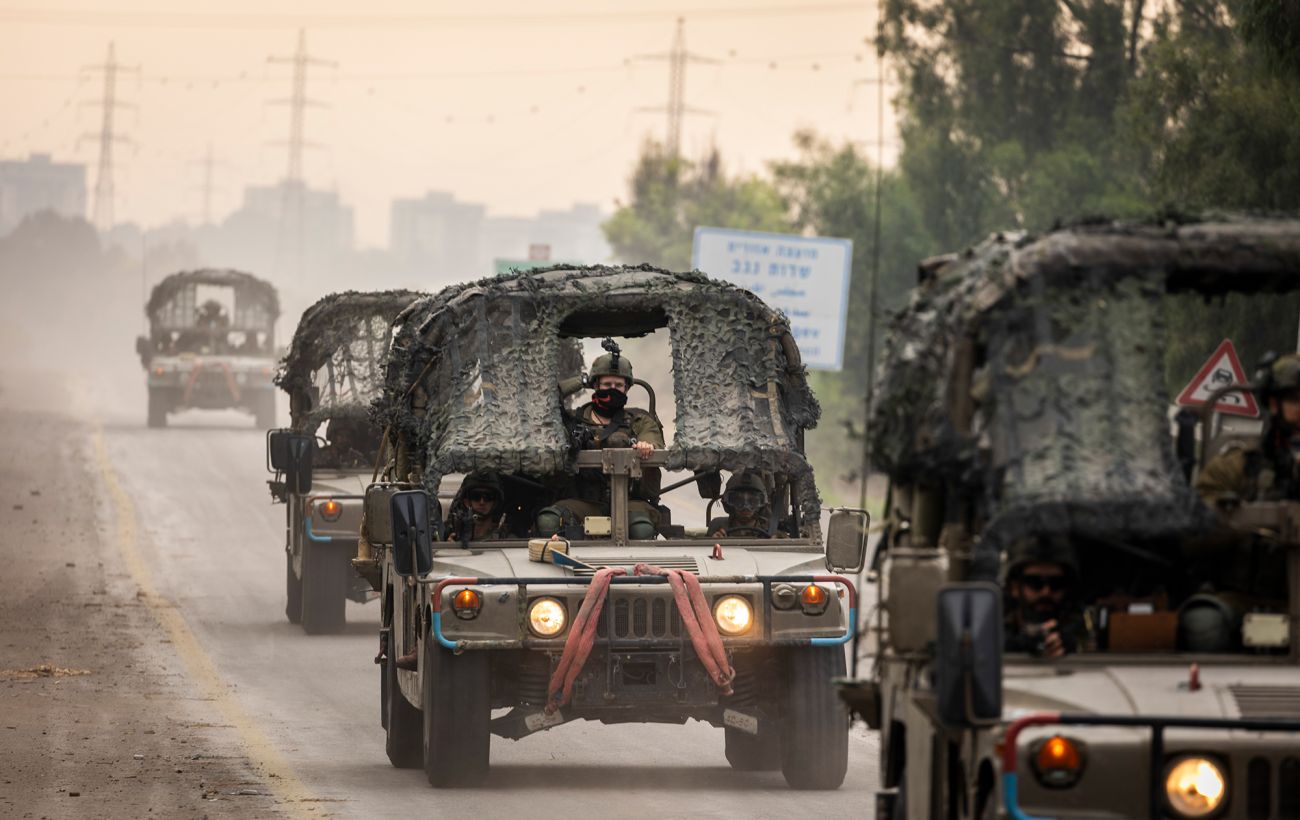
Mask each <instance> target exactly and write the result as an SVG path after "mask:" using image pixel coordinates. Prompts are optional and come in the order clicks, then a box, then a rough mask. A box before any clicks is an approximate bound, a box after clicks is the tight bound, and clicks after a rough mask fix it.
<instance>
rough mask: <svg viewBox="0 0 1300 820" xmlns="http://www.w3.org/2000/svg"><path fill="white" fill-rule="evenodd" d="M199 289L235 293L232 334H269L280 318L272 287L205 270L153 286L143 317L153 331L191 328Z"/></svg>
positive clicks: (241, 275)
mask: <svg viewBox="0 0 1300 820" xmlns="http://www.w3.org/2000/svg"><path fill="white" fill-rule="evenodd" d="M199 285H212V286H214V287H228V288H231V289H232V290H233V291H234V295H235V304H234V315H232V316H231V317H230V328H231V329H232V330H266V331H269V330H271V329H272V328H273V327H274V325H275V320H276V319H277V318H278V317H279V316H280V298H279V296H278V295H277V294H276V292H275V288H274V287H273V286H272V285H271V283H269V282H266V281H263V280H261V279H258V278H257V277H256V276H253V275H252V274H249V273H243V272H241V271H237V270H220V269H213V268H206V269H203V270H193V271H184V272H181V273H173V274H172V275H171V276H168V277H167V278H165V279H163V280H162V281H161V282H159V283H158V284H157V285H154V288H153V291H152V292H151V293H150V294H149V301H148V302H147V303H146V304H145V308H144V313H145V316H147V317H149V322H150V324H151V326H152V327H153V328H154V329H155V330H184V329H187V328H191V327H194V325H195V322H196V319H197V312H196V309H197V308H198V305H197V304H195V301H196V300H195V290H196V288H197V287H198V286H199Z"/></svg>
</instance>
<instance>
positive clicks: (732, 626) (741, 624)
mask: <svg viewBox="0 0 1300 820" xmlns="http://www.w3.org/2000/svg"><path fill="white" fill-rule="evenodd" d="M713 620H715V621H717V623H718V630H719V631H720V632H722V634H723V635H744V634H745V633H746V632H748V631H749V627H750V626H751V625H753V623H754V610H753V608H752V607H751V606H750V605H749V601H746V600H745V599H744V598H741V597H740V596H739V595H724V596H723V597H721V598H719V599H718V602H717V603H716V604H714V605H713Z"/></svg>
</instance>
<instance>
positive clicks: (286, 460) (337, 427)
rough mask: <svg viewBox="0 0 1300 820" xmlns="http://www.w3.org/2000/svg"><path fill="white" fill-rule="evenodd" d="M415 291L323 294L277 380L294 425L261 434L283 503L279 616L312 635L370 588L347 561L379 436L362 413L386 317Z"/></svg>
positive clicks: (376, 378) (330, 628) (375, 387)
mask: <svg viewBox="0 0 1300 820" xmlns="http://www.w3.org/2000/svg"><path fill="white" fill-rule="evenodd" d="M419 295H420V294H418V293H415V292H412V291H405V290H390V291H382V292H374V293H358V292H355V291H350V292H347V293H336V294H332V295H330V296H326V297H324V298H322V299H321V300H320V301H318V302H316V304H314V305H312V306H311V307H309V308H307V310H305V311H304V312H303V314H302V319H301V320H300V321H299V322H298V328H297V330H296V331H295V332H294V335H293V340H292V342H291V343H290V345H289V352H288V354H287V355H286V356H285V358H284V361H283V362H282V363H281V366H280V370H279V373H278V374H277V376H276V379H275V383H276V384H277V385H279V387H280V388H281V389H282V390H284V391H285V393H287V394H288V396H289V415H290V422H291V425H292V426H290V427H289V428H287V429H282V430H272V431H270V432H269V433H268V434H267V467H268V469H269V470H271V471H273V472H275V474H276V476H275V478H274V479H273V480H272V481H271V482H270V485H271V495H272V497H273V498H274V499H275V501H277V502H280V503H283V504H284V505H285V590H286V592H285V607H284V612H285V615H286V616H287V617H288V618H289V622H290V623H295V624H299V623H300V624H302V628H303V630H304V631H306V632H307V633H308V634H311V635H315V634H323V633H332V632H339V631H340V630H342V629H343V626H344V621H345V615H344V610H345V606H344V604H345V602H346V600H347V599H352V600H354V601H358V602H360V603H364V602H365V601H367V600H368V599H369V596H370V595H371V594H373V593H372V592H371V590H370V585H369V584H366V583H365V582H364V581H363V580H362V579H361V578H360V577H359V576H358V575H357V574H356V573H354V572H353V571H352V567H351V562H352V559H353V558H354V557H356V552H357V531H358V528H359V527H360V525H361V502H362V497H363V494H364V492H365V488H366V486H367V485H368V484H369V483H370V481H371V479H372V478H373V477H374V470H375V467H376V461H377V459H378V455H379V454H378V449H379V443H380V438H381V435H380V434H381V432H382V431H381V430H379V429H378V428H376V427H375V426H374V425H373V424H372V423H371V422H370V420H369V417H368V414H369V411H370V403H371V402H372V401H373V400H374V399H375V398H376V397H377V396H378V395H379V392H380V389H381V388H382V386H383V360H384V356H385V355H386V354H387V350H388V339H389V332H390V329H391V327H392V323H393V319H394V318H395V317H396V316H397V314H398V313H399V312H400V311H401V310H402V309H403V308H404V307H406V306H407V305H408V304H410V303H411V302H412V301H413V300H414V299H415V298H416V297H418V296H419ZM318 443H319V444H318Z"/></svg>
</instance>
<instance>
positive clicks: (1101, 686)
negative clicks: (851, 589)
mask: <svg viewBox="0 0 1300 820" xmlns="http://www.w3.org/2000/svg"><path fill="white" fill-rule="evenodd" d="M1297 293H1300V223H1297V222H1289V221H1269V220H1237V221H1233V220H1223V221H1218V222H1188V223H1182V224H1155V223H1152V224H1128V225H1124V224H1109V223H1098V224H1092V225H1080V226H1077V227H1073V228H1069V229H1063V230H1057V231H1053V232H1051V233H1048V234H1045V235H1042V236H1027V235H1022V234H1007V235H998V236H995V237H993V238H991V239H989V240H988V241H986V242H984V243H983V244H981V245H979V246H977V247H975V248H974V249H972V250H970V251H968V252H966V253H964V254H961V255H959V256H952V257H947V258H942V259H937V260H931V261H929V262H928V263H926V264H925V265H923V266H922V270H921V281H920V284H919V286H918V287H917V289H916V291H915V294H914V296H913V298H912V301H911V304H910V305H909V306H908V307H907V308H906V309H905V310H903V311H902V312H901V313H900V314H899V315H898V316H897V318H896V319H895V320H894V321H893V325H892V328H891V334H890V341H889V343H888V347H887V350H886V353H885V357H884V360H883V362H882V365H881V368H880V371H879V378H878V385H879V390H878V393H877V400H876V402H875V405H874V408H873V415H872V424H871V429H870V434H871V437H872V446H873V450H874V453H875V458H876V461H877V464H878V465H879V466H881V467H883V468H884V470H885V471H886V472H887V473H888V477H889V491H888V497H887V503H886V510H885V516H884V519H885V520H884V522H883V532H882V535H881V538H880V542H879V547H878V551H877V554H876V558H875V560H874V561H873V568H874V573H875V574H874V576H873V577H875V578H876V579H877V581H876V583H877V587H878V592H879V608H878V611H877V614H876V615H875V616H874V617H873V618H872V619H871V621H870V630H871V634H872V636H873V637H874V639H875V644H876V646H875V648H874V657H873V658H872V664H871V668H870V675H869V677H868V678H866V679H864V680H860V681H854V682H849V683H846V684H845V685H844V687H843V694H844V695H845V697H846V699H847V700H848V701H850V703H851V704H852V705H853V708H854V709H855V711H856V712H857V713H858V714H859V715H862V716H863V717H865V718H866V721H867V723H868V724H869V725H871V726H872V727H874V728H877V729H879V730H880V733H881V746H880V748H881V755H880V777H881V783H882V787H883V789H882V791H881V792H880V793H879V795H878V798H877V816H879V817H897V818H903V817H906V818H985V817H994V816H1008V817H1028V816H1031V815H1032V816H1050V817H1062V816H1072V817H1152V818H1157V817H1175V818H1191V817H1232V818H1252V820H1253V818H1284V817H1298V816H1300V502H1297V501H1295V500H1293V499H1291V498H1252V497H1234V498H1231V499H1228V503H1225V504H1222V505H1220V506H1219V508H1218V509H1217V510H1211V509H1210V508H1209V507H1207V506H1206V505H1205V504H1204V503H1203V502H1202V501H1201V500H1200V499H1199V498H1198V497H1197V496H1196V494H1195V493H1194V491H1193V481H1194V479H1195V476H1196V473H1197V472H1198V471H1199V470H1201V469H1203V468H1204V466H1205V464H1206V462H1207V460H1208V459H1209V458H1211V457H1212V456H1213V455H1214V454H1215V452H1217V451H1219V450H1221V449H1223V448H1224V447H1231V446H1240V442H1239V441H1237V442H1234V441H1233V438H1234V436H1233V434H1232V431H1231V429H1230V428H1226V427H1224V426H1223V425H1221V424H1220V423H1219V421H1218V418H1217V415H1218V414H1217V413H1216V412H1215V411H1213V410H1212V409H1211V408H1213V407H1214V406H1215V402H1217V401H1218V399H1219V398H1221V397H1222V396H1224V395H1228V394H1229V393H1232V392H1234V391H1235V392H1237V393H1238V394H1240V393H1241V392H1242V391H1250V390H1252V389H1254V387H1255V386H1254V385H1241V384H1235V385H1234V384H1231V383H1229V384H1224V385H1222V386H1221V387H1219V389H1218V390H1217V391H1216V392H1215V393H1214V394H1213V395H1212V396H1210V398H1209V403H1208V404H1207V405H1206V407H1205V409H1203V410H1202V411H1201V412H1186V411H1185V412H1183V413H1182V414H1179V415H1177V416H1175V415H1174V414H1173V412H1172V410H1171V409H1170V401H1169V393H1168V392H1167V390H1166V384H1168V383H1171V382H1174V381H1175V379H1172V378H1169V376H1170V375H1172V376H1175V377H1176V381H1177V382H1179V383H1181V381H1182V380H1185V379H1186V378H1188V377H1189V376H1191V375H1192V374H1191V373H1190V372H1182V373H1174V374H1167V372H1166V371H1167V366H1169V365H1170V363H1172V362H1174V361H1175V360H1176V359H1178V357H1177V356H1175V355H1173V354H1174V353H1175V352H1176V351H1175V347H1176V345H1175V342H1179V343H1181V342H1182V340H1181V339H1178V338H1175V337H1171V334H1169V333H1168V332H1167V330H1166V329H1167V327H1170V326H1177V327H1180V328H1184V329H1185V330H1184V333H1187V332H1190V331H1194V330H1203V329H1204V328H1205V327H1211V328H1215V327H1223V326H1232V324H1233V322H1231V321H1229V319H1231V318H1233V317H1235V318H1236V319H1237V322H1236V324H1238V325H1242V324H1243V322H1241V319H1242V318H1243V317H1246V318H1247V319H1249V317H1251V316H1252V315H1253V316H1260V315H1267V314H1268V313H1269V311H1268V310H1266V309H1264V308H1265V307H1266V306H1267V305H1269V304H1270V303H1272V302H1274V301H1276V300H1278V299H1280V298H1284V297H1285V296H1286V295H1287V294H1297ZM1231 311H1235V313H1233V312H1231ZM1189 317H1192V318H1191V319H1190V320H1189ZM1295 321H1296V318H1295V314H1294V312H1292V313H1290V315H1289V318H1287V319H1286V322H1285V325H1284V326H1282V327H1278V328H1274V329H1272V330H1273V331H1275V332H1274V334H1273V335H1274V336H1275V337H1277V339H1278V340H1279V341H1278V343H1279V345H1280V346H1282V349H1286V348H1287V346H1290V345H1293V344H1294V340H1295V332H1296V328H1295ZM1244 324H1245V325H1246V327H1247V329H1248V330H1251V331H1255V330H1259V328H1253V327H1251V323H1250V322H1249V321H1246V322H1245V323H1244ZM1216 341H1217V340H1216ZM1209 352H1210V349H1206V350H1205V351H1204V353H1209ZM1262 352H1263V351H1262V350H1257V351H1255V355H1259V354H1260V353H1262ZM1202 355H1204V354H1202ZM1228 381H1229V382H1231V381H1232V380H1231V379H1229V380H1228ZM1282 445H1283V446H1286V447H1289V446H1291V445H1290V444H1288V443H1286V442H1282ZM1289 463H1292V464H1294V463H1295V461H1294V460H1293V461H1291V462H1289ZM1026 544H1028V545H1029V547H1028V548H1026V546H1025V545H1026ZM1034 545H1040V546H1041V545H1048V546H1050V549H1048V550H1047V551H1042V550H1038V551H1035V550H1036V549H1038V548H1037V547H1035V546H1034ZM1026 549H1028V552H1026ZM1023 557H1028V558H1029V560H1033V561H1037V562H1039V565H1041V566H1042V567H1045V568H1046V569H1045V570H1043V571H1044V572H1047V571H1050V572H1051V573H1054V576H1053V575H1052V574H1047V575H1043V576H1040V577H1037V578H1035V579H1034V580H1033V587H1034V588H1037V589H1039V590H1044V589H1045V590H1050V591H1054V594H1056V597H1057V600H1058V601H1061V602H1062V603H1061V604H1060V611H1061V612H1062V615H1061V618H1062V619H1064V618H1071V619H1072V620H1073V622H1074V623H1075V624H1076V631H1075V632H1073V633H1071V634H1070V636H1069V637H1068V639H1065V640H1064V642H1062V638H1061V636H1060V634H1059V633H1058V634H1057V638H1056V639H1055V640H1056V643H1054V644H1053V643H1049V642H1048V641H1046V640H1045V638H1044V637H1042V636H1046V635H1047V634H1048V633H1049V631H1051V630H1053V629H1055V628H1056V627H1054V626H1051V625H1048V626H1045V627H1044V631H1040V632H1038V633H1037V634H1038V635H1039V636H1040V639H1039V640H1037V641H1036V642H1033V641H1031V642H1030V643H1028V644H1017V643H1016V642H1015V641H1011V640H1009V639H1010V638H1011V637H1012V636H1011V635H1010V634H1009V632H1008V630H1009V628H1010V627H1011V625H1012V624H1013V623H1015V622H1016V618H1017V616H1018V615H1019V614H1020V613H1022V612H1023V610H1024V607H1025V601H1026V600H1027V597H1026V596H1027V595H1028V593H1026V592H1024V591H1023V590H1024V589H1025V587H1024V586H1023V584H1026V583H1028V582H1029V580H1030V579H1029V576H1028V575H1024V576H1018V577H1019V580H1016V578H1017V576H1014V575H1013V576H1012V578H1011V579H1008V578H1007V577H1006V576H1007V573H1008V569H1009V568H1014V566H1015V565H1017V562H1020V561H1021V560H1022V558H1023ZM1020 565H1023V564H1020ZM1003 581H1009V582H1008V583H1007V586H1006V588H1005V591H1004V589H1003V588H1000V587H999V583H1000V582H1003ZM1010 581H1014V583H1012V582H1010ZM1017 591H1018V594H1017ZM1053 623H1055V622H1053ZM1004 643H1005V644H1006V646H1009V647H1013V648H1016V647H1019V648H1027V649H1028V651H1023V652H1022V651H1005V652H1004ZM1067 648H1068V650H1069V651H1066V649H1067Z"/></svg>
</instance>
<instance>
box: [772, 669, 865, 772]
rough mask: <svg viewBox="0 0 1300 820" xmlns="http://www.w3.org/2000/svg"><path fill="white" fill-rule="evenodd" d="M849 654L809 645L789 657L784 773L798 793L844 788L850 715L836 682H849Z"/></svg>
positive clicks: (782, 735) (782, 734)
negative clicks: (843, 679)
mask: <svg viewBox="0 0 1300 820" xmlns="http://www.w3.org/2000/svg"><path fill="white" fill-rule="evenodd" d="M844 674H845V667H844V650H843V649H842V648H841V647H838V646H809V647H799V648H797V649H792V650H790V651H789V652H788V653H787V654H786V676H785V678H786V679H785V720H784V722H783V723H782V724H781V773H782V774H784V775H785V782H786V783H788V784H790V787H791V788H795V789H838V788H839V787H840V784H842V783H843V782H844V775H845V773H846V772H847V771H848V768H849V712H848V707H846V706H845V705H844V703H843V701H841V700H840V698H839V695H838V694H837V693H836V691H835V687H834V686H832V685H831V679H832V678H839V677H844Z"/></svg>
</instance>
